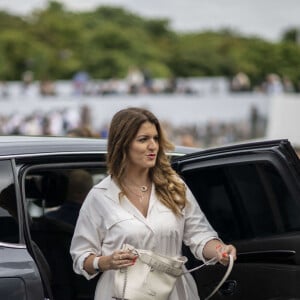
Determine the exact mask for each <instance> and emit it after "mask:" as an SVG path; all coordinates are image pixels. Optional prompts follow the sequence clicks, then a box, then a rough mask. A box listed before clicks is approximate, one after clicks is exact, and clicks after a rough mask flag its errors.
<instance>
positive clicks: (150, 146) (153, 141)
mask: <svg viewBox="0 0 300 300" xmlns="http://www.w3.org/2000/svg"><path fill="white" fill-rule="evenodd" d="M156 147H157V142H156V140H155V139H151V140H150V143H149V148H150V149H155V148H156Z"/></svg>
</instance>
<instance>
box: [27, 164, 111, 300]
mask: <svg viewBox="0 0 300 300" xmlns="http://www.w3.org/2000/svg"><path fill="white" fill-rule="evenodd" d="M24 176H25V178H24V180H25V198H26V201H27V208H28V213H29V215H30V217H31V218H30V226H29V228H30V235H31V238H32V240H33V241H34V242H35V244H36V245H37V246H38V248H39V249H40V251H41V252H42V253H43V256H44V257H45V259H46V261H47V263H48V265H49V267H50V273H51V278H52V281H51V286H52V290H53V294H54V298H55V299H57V300H60V299H75V298H76V296H77V295H82V298H84V299H92V298H93V293H94V290H95V288H96V283H97V280H98V278H94V280H86V279H85V278H84V277H82V276H78V275H75V273H74V271H73V266H72V265H73V262H72V259H71V255H70V244H71V240H72V236H73V232H74V228H75V225H76V221H77V218H78V215H79V211H80V208H81V205H82V204H83V202H84V200H85V198H86V196H87V194H88V192H89V191H90V189H91V188H92V187H93V185H95V184H97V183H99V182H100V181H101V180H102V179H103V178H104V177H105V176H106V168H105V167H104V166H100V167H82V164H80V167H78V166H74V165H69V166H68V165H67V164H64V165H63V166H51V165H47V166H39V167H34V168H31V169H29V170H27V172H25V173H24Z"/></svg>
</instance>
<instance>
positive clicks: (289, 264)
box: [173, 140, 300, 300]
mask: <svg viewBox="0 0 300 300" xmlns="http://www.w3.org/2000/svg"><path fill="white" fill-rule="evenodd" d="M173 167H174V169H175V170H176V171H177V172H178V173H179V174H180V175H181V176H182V178H183V179H184V180H185V182H186V183H187V185H188V186H189V188H190V189H191V191H192V192H193V194H194V196H195V197H196V199H197V201H198V203H199V205H200V207H201V209H202V210H203V212H204V213H205V215H206V216H207V218H208V220H209V222H210V223H211V225H212V226H213V227H214V229H215V230H216V231H217V232H218V234H219V236H220V238H221V239H222V240H223V241H224V242H225V243H232V244H234V245H235V246H236V247H237V252H238V258H237V260H236V262H235V264H234V267H233V270H232V272H231V275H230V276H229V278H228V279H227V281H226V282H225V283H224V284H223V286H222V287H221V289H220V290H219V292H218V293H217V294H216V295H215V296H214V297H213V299H243V300H247V299H251V300H253V299H273V300H274V299H281V300H282V299H300V285H299V278H300V164H299V159H298V157H297V155H296V153H295V151H294V149H293V148H292V146H291V144H290V143H289V141H288V140H275V141H265V142H255V143H247V144H240V145H236V146H228V147H221V148H216V149H211V150H205V151H201V152H197V153H194V154H188V155H185V156H183V157H180V158H178V159H176V160H175V161H174V162H173ZM184 251H186V249H184ZM189 262H190V264H191V265H190V266H192V263H193V260H192V258H191V257H190V256H189ZM190 266H188V267H190ZM225 271H226V268H224V266H222V265H220V264H216V265H214V266H207V267H205V268H202V269H200V270H199V271H196V272H194V273H193V275H194V277H195V279H196V282H197V286H198V290H199V294H200V297H201V299H205V297H207V296H208V295H209V294H210V292H211V291H212V290H213V289H214V287H215V286H216V285H217V284H218V282H219V281H220V280H221V278H222V276H223V275H224V272H225Z"/></svg>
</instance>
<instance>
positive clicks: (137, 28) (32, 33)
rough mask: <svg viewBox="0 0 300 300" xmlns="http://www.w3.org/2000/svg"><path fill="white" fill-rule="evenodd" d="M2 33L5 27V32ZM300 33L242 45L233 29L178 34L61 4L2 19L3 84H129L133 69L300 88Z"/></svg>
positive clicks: (102, 10) (124, 16)
mask: <svg viewBox="0 0 300 300" xmlns="http://www.w3.org/2000/svg"><path fill="white" fill-rule="evenodd" d="M1 25H2V26H1ZM297 34H298V32H297V30H296V29H290V30H288V31H287V32H286V33H284V35H283V39H282V42H278V43H271V42H267V41H264V40H262V39H259V38H256V37H243V36H241V35H240V34H238V33H236V32H233V31H231V30H228V29H223V30H221V31H219V32H209V31H207V32H196V33H185V34H179V33H176V32H174V31H172V30H171V29H170V26H169V21H168V20H167V19H146V18H142V17H140V16H138V15H136V14H134V13H131V12H129V11H126V10H125V9H123V8H116V7H109V6H100V7H98V8H97V9H95V10H93V11H88V12H77V13H75V12H72V11H68V10H67V9H66V8H65V7H64V6H63V5H62V4H61V3H59V2H56V1H50V2H49V3H48V7H47V8H45V9H43V10H37V11H34V12H33V13H31V14H30V15H28V16H26V17H25V18H24V17H19V16H14V15H10V14H8V13H6V12H3V11H0V79H6V80H18V79H20V78H21V74H22V73H23V72H24V71H26V70H31V71H32V72H33V73H34V76H35V79H43V78H52V79H70V78H71V77H72V76H73V74H74V73H75V72H77V71H78V70H85V71H87V72H88V73H89V74H90V76H91V77H92V78H95V79H97V78H99V79H100V78H124V77H125V76H126V74H127V72H128V69H129V68H130V67H132V66H137V67H140V68H145V69H147V70H149V71H150V73H151V74H152V76H154V77H169V78H171V77H176V76H177V77H179V76H180V77H191V76H227V77H229V78H230V77H233V76H234V75H235V74H237V73H238V72H244V73H246V74H247V75H248V76H249V77H250V79H251V82H252V84H253V85H256V84H259V83H261V82H262V81H264V80H265V78H266V75H267V74H269V73H277V74H278V75H280V76H282V77H288V78H289V79H291V80H292V81H293V82H294V83H298V82H299V80H300V60H299V56H300V46H299V45H298V44H297V39H298V35H297Z"/></svg>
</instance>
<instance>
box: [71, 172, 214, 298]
mask: <svg viewBox="0 0 300 300" xmlns="http://www.w3.org/2000/svg"><path fill="white" fill-rule="evenodd" d="M119 193H120V189H119V188H118V186H117V185H116V184H115V183H114V181H113V180H112V179H111V177H110V176H108V177H106V178H105V179H104V180H103V181H101V182H100V183H99V184H98V185H96V186H94V187H93V188H92V190H91V191H90V192H89V194H88V196H87V198H86V200H85V201H84V203H83V205H82V208H81V210H80V214H79V218H78V221H77V224H76V227H75V232H74V236H73V239H72V243H71V250H70V252H71V255H72V258H73V262H74V264H73V267H74V271H75V272H76V273H78V274H82V275H84V276H85V277H86V278H87V279H91V278H93V277H94V276H96V275H92V276H91V275H89V274H88V273H87V272H86V271H85V270H84V269H83V262H84V260H85V259H86V257H88V256H89V255H90V254H91V253H94V254H96V255H111V254H112V252H113V251H114V250H116V249H121V248H122V245H123V244H124V243H128V244H131V245H133V246H134V247H136V248H139V249H147V250H152V251H153V252H156V253H159V254H163V255H170V256H176V255H181V248H182V241H183V242H184V243H185V244H186V245H187V246H189V247H190V249H191V251H192V252H193V254H194V255H195V257H196V258H198V259H200V260H202V261H204V257H203V255H202V251H203V248H204V246H205V244H206V243H207V242H208V241H209V240H211V239H215V238H218V236H217V233H216V232H215V231H214V230H213V229H212V227H211V226H210V224H209V223H208V221H207V219H206V217H205V216H204V214H203V212H202V211H201V209H200V207H199V205H198V204H197V201H196V200H195V198H194V196H193V195H192V193H191V192H190V190H189V189H188V191H187V199H188V203H187V205H186V207H185V209H184V210H183V212H182V217H176V216H175V215H174V214H173V213H172V211H171V210H170V209H169V208H167V207H166V206H164V205H163V204H162V203H161V202H160V201H159V200H158V199H157V196H156V194H155V187H154V185H153V186H152V190H151V196H150V203H149V209H148V214H147V217H146V218H145V217H144V216H143V215H142V214H141V213H140V212H139V210H138V209H137V208H136V207H135V206H134V205H133V204H132V203H131V202H130V201H129V200H128V199H127V198H126V197H122V199H121V200H120V201H119ZM114 272H115V271H114V270H109V271H105V272H104V273H103V274H102V275H101V277H100V279H99V282H98V284H97V288H96V293H95V300H109V299H111V298H112V289H113V278H114ZM198 299H199V296H198V293H197V287H196V284H195V282H194V280H193V278H192V276H191V275H190V274H186V275H185V276H181V277H180V278H179V279H178V280H177V282H176V286H175V288H174V290H173V292H172V294H171V295H170V299H169V300H198Z"/></svg>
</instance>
